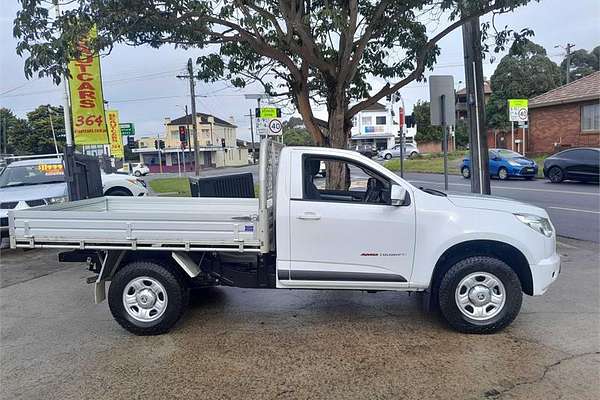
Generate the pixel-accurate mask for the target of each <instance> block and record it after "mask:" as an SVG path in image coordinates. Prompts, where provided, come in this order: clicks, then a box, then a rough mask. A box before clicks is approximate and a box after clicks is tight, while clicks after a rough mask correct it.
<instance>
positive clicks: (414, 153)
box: [408, 151, 419, 158]
mask: <svg viewBox="0 0 600 400" xmlns="http://www.w3.org/2000/svg"><path fill="white" fill-rule="evenodd" d="M418 155H419V153H417V152H416V151H413V152H412V153H410V155H409V156H408V157H409V158H415V157H417V156H418Z"/></svg>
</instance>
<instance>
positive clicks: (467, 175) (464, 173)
mask: <svg viewBox="0 0 600 400" xmlns="http://www.w3.org/2000/svg"><path fill="white" fill-rule="evenodd" d="M460 174H461V175H462V177H463V178H465V179H469V178H470V177H471V170H470V169H469V167H462V169H461V170H460Z"/></svg>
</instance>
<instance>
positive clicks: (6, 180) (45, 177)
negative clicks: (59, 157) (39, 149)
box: [0, 163, 65, 188]
mask: <svg viewBox="0 0 600 400" xmlns="http://www.w3.org/2000/svg"><path fill="white" fill-rule="evenodd" d="M64 181H65V174H64V169H63V166H62V164H53V163H47V164H46V163H40V164H36V165H20V166H8V167H7V168H5V169H4V171H2V173H1V175H0V188H6V187H14V186H30V185H42V184H45V183H59V182H64Z"/></svg>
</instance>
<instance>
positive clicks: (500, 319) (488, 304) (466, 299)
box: [438, 256, 523, 333]
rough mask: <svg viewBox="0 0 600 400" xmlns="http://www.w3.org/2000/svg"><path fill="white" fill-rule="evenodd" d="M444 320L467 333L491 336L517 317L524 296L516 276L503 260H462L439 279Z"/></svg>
mask: <svg viewBox="0 0 600 400" xmlns="http://www.w3.org/2000/svg"><path fill="white" fill-rule="evenodd" d="M438 299H439V306H440V310H441V312H442V315H443V317H444V319H445V320H446V321H447V322H448V324H450V326H452V327H453V328H454V329H456V330H458V331H460V332H466V333H494V332H498V331H500V330H501V329H504V328H505V327H506V326H508V325H509V324H510V323H511V322H512V321H513V320H514V319H515V317H516V316H517V315H518V314H519V310H520V309H521V303H522V301H523V293H522V289H521V282H520V280H519V277H518V276H517V274H516V273H515V271H513V270H512V269H511V268H510V267H509V266H508V265H507V264H506V263H504V262H503V261H501V260H499V259H497V258H493V257H486V256H476V257H469V258H465V259H464V260H462V261H459V262H457V263H456V264H454V265H453V266H452V267H451V268H450V269H449V270H448V272H446V274H445V275H444V277H443V278H442V281H441V283H440V286H439V292H438Z"/></svg>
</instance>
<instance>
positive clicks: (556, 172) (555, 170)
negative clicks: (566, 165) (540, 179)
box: [548, 167, 565, 183]
mask: <svg viewBox="0 0 600 400" xmlns="http://www.w3.org/2000/svg"><path fill="white" fill-rule="evenodd" d="M548 179H550V182H552V183H561V182H562V181H563V180H564V179H565V173H564V172H563V170H562V169H561V168H560V167H552V168H550V169H549V170H548Z"/></svg>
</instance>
